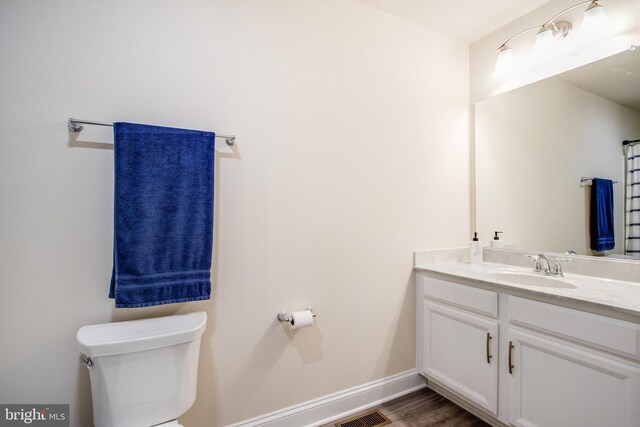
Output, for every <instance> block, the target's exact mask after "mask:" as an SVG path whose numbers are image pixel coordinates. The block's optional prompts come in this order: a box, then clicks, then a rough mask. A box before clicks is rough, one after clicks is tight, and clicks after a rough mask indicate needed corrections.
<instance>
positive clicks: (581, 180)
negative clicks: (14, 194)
mask: <svg viewBox="0 0 640 427" xmlns="http://www.w3.org/2000/svg"><path fill="white" fill-rule="evenodd" d="M587 181H593V178H589V177H586V176H583V177H582V178H580V183H583V182H587ZM613 183H614V184H617V183H618V181H613Z"/></svg>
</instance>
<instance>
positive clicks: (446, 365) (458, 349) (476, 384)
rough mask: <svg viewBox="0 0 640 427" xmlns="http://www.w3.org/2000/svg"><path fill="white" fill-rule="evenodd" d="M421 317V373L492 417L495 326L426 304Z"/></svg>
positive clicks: (495, 402)
mask: <svg viewBox="0 0 640 427" xmlns="http://www.w3.org/2000/svg"><path fill="white" fill-rule="evenodd" d="M422 313H423V317H422V322H423V324H422V345H423V348H422V358H423V360H422V371H423V372H422V373H423V374H424V375H425V376H426V377H427V378H429V379H432V380H435V381H436V382H438V383H440V384H442V385H444V386H446V387H448V388H449V389H451V390H452V391H453V392H456V393H457V394H458V395H460V396H461V397H463V398H466V399H467V400H468V401H470V402H472V403H474V404H476V405H477V406H479V407H480V408H484V409H485V410H486V411H488V412H490V413H492V414H494V415H496V414H497V409H498V369H497V368H498V323H497V322H496V321H492V320H489V319H483V318H481V317H479V316H475V315H472V314H469V313H466V312H463V311H462V310H456V309H452V308H449V307H445V306H443V305H441V304H437V303H434V302H430V301H428V300H423V311H422Z"/></svg>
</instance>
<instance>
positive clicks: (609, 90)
mask: <svg viewBox="0 0 640 427" xmlns="http://www.w3.org/2000/svg"><path fill="white" fill-rule="evenodd" d="M557 77H558V78H559V79H562V80H564V81H565V82H567V83H570V84H572V85H574V86H577V87H579V88H581V89H584V90H586V91H587V92H591V93H593V94H596V95H598V96H601V97H603V98H607V99H610V100H611V101H613V102H617V103H618V104H621V105H624V106H625V107H628V108H631V109H634V110H636V111H640V49H635V50H627V51H624V52H622V53H619V54H617V55H613V56H610V57H608V58H605V59H602V60H600V61H596V62H592V63H590V64H587V65H584V66H582V67H579V68H576V69H573V70H570V71H567V72H566V73H562V74H560V75H558V76H557Z"/></svg>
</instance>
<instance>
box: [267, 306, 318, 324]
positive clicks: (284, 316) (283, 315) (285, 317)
mask: <svg viewBox="0 0 640 427" xmlns="http://www.w3.org/2000/svg"><path fill="white" fill-rule="evenodd" d="M305 310H309V311H310V312H311V315H312V316H313V317H314V318H315V317H316V314H315V313H314V312H313V308H311V307H306V308H305ZM276 318H277V319H278V321H279V322H288V323H291V321H292V320H293V316H292V315H291V314H289V313H287V312H284V311H281V312H280V313H278V315H277V316H276Z"/></svg>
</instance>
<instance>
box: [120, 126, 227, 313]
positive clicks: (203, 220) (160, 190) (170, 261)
mask: <svg viewBox="0 0 640 427" xmlns="http://www.w3.org/2000/svg"><path fill="white" fill-rule="evenodd" d="M214 138H215V134H214V133H212V132H202V131H193V130H185V129H172V128H165V127H159V126H147V125H138V124H132V123H114V140H115V144H114V145H115V153H114V155H115V161H114V164H115V192H114V193H115V201H114V238H113V273H112V277H111V289H110V291H109V297H110V298H115V300H116V301H115V303H116V307H146V306H151V305H159V304H171V303H177V302H186V301H197V300H204V299H209V297H210V295H211V281H210V274H211V273H210V270H211V251H212V240H213V159H214V145H215V144H214Z"/></svg>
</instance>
